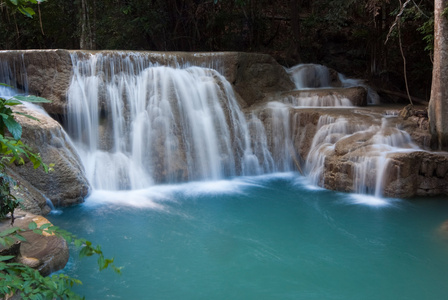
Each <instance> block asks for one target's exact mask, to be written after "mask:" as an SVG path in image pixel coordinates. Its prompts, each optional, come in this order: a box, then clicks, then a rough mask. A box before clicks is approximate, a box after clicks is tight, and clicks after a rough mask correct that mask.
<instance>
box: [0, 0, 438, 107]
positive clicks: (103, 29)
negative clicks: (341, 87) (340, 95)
mask: <svg viewBox="0 0 448 300" xmlns="http://www.w3.org/2000/svg"><path fill="white" fill-rule="evenodd" d="M403 4H406V6H405V7H404V9H403ZM33 9H34V10H35V11H36V16H35V17H34V18H23V17H19V16H18V15H17V14H18V13H17V12H14V11H13V10H11V9H8V5H7V2H6V1H4V0H2V1H1V9H0V14H1V30H0V40H1V43H0V49H43V48H64V49H91V50H104V49H126V50H152V51H246V52H262V53H268V54H270V55H272V56H273V57H274V58H276V59H277V60H278V61H279V62H280V63H281V64H283V65H285V66H292V65H295V64H297V63H320V64H325V65H327V66H329V67H332V68H334V69H336V70H338V71H339V72H342V73H344V74H346V75H348V76H352V77H358V78H366V79H369V81H370V83H371V84H373V85H377V86H382V87H383V88H385V89H387V90H394V91H397V92H402V93H404V92H405V90H406V88H405V81H404V64H403V56H404V57H405V59H406V62H407V63H406V75H407V79H408V83H409V88H410V92H411V94H412V95H413V96H416V97H419V98H422V99H426V100H429V97H430V87H431V70H432V63H431V51H432V49H431V48H432V43H433V41H432V30H433V12H434V1H406V2H405V1H401V0H400V1H392V0H368V1H359V0H348V1H346V0H345V1H344V0H332V1H328V0H326V1H325V0H317V1H310V0H296V1H294V0H279V1H267V0H163V1H162V0H149V1H143V0H75V1H63V0H48V1H45V2H42V3H40V4H39V5H34V6H33ZM397 15H400V18H399V21H398V22H397V20H398V19H397ZM391 27H392V28H393V30H392V31H391V32H390V28H391ZM389 32H390V34H389V37H388V33H389ZM387 37H388V38H387ZM386 40H387V44H386V43H385V42H386ZM400 46H401V47H400ZM400 48H401V49H400ZM389 96H390V95H389ZM401 100H403V99H401ZM390 101H400V98H393V97H392V98H390Z"/></svg>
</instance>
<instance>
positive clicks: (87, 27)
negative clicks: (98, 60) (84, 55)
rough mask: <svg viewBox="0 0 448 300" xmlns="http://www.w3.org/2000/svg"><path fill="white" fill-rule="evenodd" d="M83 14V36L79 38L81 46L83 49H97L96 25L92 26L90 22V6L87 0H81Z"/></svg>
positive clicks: (81, 22) (81, 23) (81, 17)
mask: <svg viewBox="0 0 448 300" xmlns="http://www.w3.org/2000/svg"><path fill="white" fill-rule="evenodd" d="M80 4H81V14H80V15H81V16H80V26H81V36H80V39H79V48H80V49H82V50H94V49H95V34H94V30H95V27H94V26H92V24H91V22H90V9H91V8H90V6H89V3H88V1H87V0H81V3H80ZM95 4H96V3H95V1H93V5H94V6H95ZM93 23H94V25H95V16H94V18H93Z"/></svg>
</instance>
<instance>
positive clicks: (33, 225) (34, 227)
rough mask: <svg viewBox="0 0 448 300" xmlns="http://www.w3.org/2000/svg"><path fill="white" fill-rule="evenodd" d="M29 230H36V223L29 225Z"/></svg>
mask: <svg viewBox="0 0 448 300" xmlns="http://www.w3.org/2000/svg"><path fill="white" fill-rule="evenodd" d="M28 228H29V229H31V230H34V229H36V228H37V224H36V222H34V221H33V222H31V223H30V224H28Z"/></svg>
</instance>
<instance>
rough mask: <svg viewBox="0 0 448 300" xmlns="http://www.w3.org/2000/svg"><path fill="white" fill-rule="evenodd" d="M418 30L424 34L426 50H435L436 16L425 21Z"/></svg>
mask: <svg viewBox="0 0 448 300" xmlns="http://www.w3.org/2000/svg"><path fill="white" fill-rule="evenodd" d="M417 30H418V31H419V32H420V33H421V34H422V35H423V40H424V41H425V42H426V47H425V50H426V51H429V52H430V53H432V52H433V51H434V17H431V18H430V19H429V20H427V21H426V22H424V23H423V24H422V25H421V26H420V27H418V28H417Z"/></svg>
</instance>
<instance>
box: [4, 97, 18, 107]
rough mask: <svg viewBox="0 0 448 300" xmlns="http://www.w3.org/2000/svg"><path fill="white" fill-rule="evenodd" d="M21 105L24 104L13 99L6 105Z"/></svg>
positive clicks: (6, 102) (7, 101)
mask: <svg viewBox="0 0 448 300" xmlns="http://www.w3.org/2000/svg"><path fill="white" fill-rule="evenodd" d="M21 104H22V102H20V101H19V100H15V99H13V98H11V99H8V100H6V101H5V105H8V106H15V105H21Z"/></svg>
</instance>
